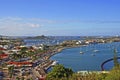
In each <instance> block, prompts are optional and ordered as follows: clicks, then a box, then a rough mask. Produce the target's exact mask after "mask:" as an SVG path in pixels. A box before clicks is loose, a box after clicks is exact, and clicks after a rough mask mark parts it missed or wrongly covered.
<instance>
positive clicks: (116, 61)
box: [113, 49, 119, 68]
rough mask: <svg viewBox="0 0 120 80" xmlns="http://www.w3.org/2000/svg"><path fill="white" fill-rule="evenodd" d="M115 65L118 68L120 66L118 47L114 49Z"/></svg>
mask: <svg viewBox="0 0 120 80" xmlns="http://www.w3.org/2000/svg"><path fill="white" fill-rule="evenodd" d="M113 59H114V67H115V68H118V67H119V62H118V60H117V50H116V49H114V58H113Z"/></svg>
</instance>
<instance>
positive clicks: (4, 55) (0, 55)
mask: <svg viewBox="0 0 120 80" xmlns="http://www.w3.org/2000/svg"><path fill="white" fill-rule="evenodd" d="M7 56H8V54H4V53H3V54H0V57H7Z"/></svg>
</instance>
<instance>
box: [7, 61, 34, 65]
mask: <svg viewBox="0 0 120 80" xmlns="http://www.w3.org/2000/svg"><path fill="white" fill-rule="evenodd" d="M8 64H15V65H27V64H28V65H29V64H32V62H12V61H10V62H8Z"/></svg>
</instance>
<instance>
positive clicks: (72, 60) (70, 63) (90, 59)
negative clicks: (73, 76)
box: [51, 42, 120, 72]
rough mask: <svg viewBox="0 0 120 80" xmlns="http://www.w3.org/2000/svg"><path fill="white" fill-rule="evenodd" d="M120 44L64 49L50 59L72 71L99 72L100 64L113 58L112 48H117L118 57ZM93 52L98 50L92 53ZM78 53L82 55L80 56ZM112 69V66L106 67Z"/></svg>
mask: <svg viewBox="0 0 120 80" xmlns="http://www.w3.org/2000/svg"><path fill="white" fill-rule="evenodd" d="M119 47H120V42H114V43H106V44H92V45H89V46H83V47H78V48H69V49H65V50H63V51H62V52H60V53H58V54H56V55H54V56H52V57H51V60H57V61H58V62H59V64H63V65H64V66H65V67H68V68H72V69H73V71H75V72H76V71H80V70H89V71H94V70H101V64H102V62H104V61H105V60H107V59H110V58H112V57H113V54H114V51H113V50H114V48H117V51H118V54H117V55H118V56H120V53H119V52H120V49H119ZM94 50H99V51H98V52H94ZM80 51H82V52H84V54H80ZM106 67H107V69H108V67H109V69H110V68H112V64H111V65H108V66H106Z"/></svg>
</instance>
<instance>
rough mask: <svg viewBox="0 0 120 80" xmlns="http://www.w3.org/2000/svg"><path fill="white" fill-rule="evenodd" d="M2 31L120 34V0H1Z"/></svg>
mask: <svg viewBox="0 0 120 80" xmlns="http://www.w3.org/2000/svg"><path fill="white" fill-rule="evenodd" d="M0 35H7V36H38V35H47V36H97V35H100V36H104V35H105V36H106V35H107V36H110V35H112V36H113V35H120V0H0Z"/></svg>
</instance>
